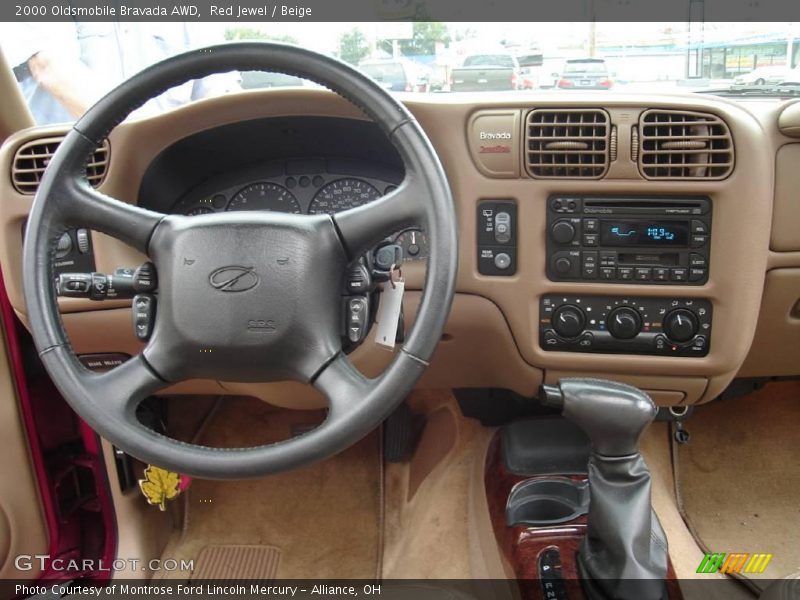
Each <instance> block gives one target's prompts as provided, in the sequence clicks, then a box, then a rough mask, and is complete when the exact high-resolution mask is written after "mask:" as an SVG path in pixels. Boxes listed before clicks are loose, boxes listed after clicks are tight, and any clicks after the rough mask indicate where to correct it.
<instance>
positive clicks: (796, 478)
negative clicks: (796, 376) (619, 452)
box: [676, 382, 800, 579]
mask: <svg viewBox="0 0 800 600" xmlns="http://www.w3.org/2000/svg"><path fill="white" fill-rule="evenodd" d="M686 427H687V429H688V430H689V432H690V433H691V441H690V443H689V444H686V445H684V446H678V447H677V451H676V456H677V461H676V462H677V464H676V471H677V476H678V484H679V487H678V489H679V491H680V495H681V497H682V500H683V508H684V516H685V517H686V518H687V521H688V523H689V524H690V526H693V528H694V529H695V531H696V533H697V535H698V537H699V541H700V542H701V545H704V546H705V547H706V548H708V549H709V551H714V552H726V553H730V552H748V553H756V552H766V553H771V554H773V558H772V562H771V563H770V564H769V565H768V567H767V569H766V570H765V571H764V573H763V574H760V575H750V576H749V577H750V578H751V579H774V578H779V577H786V576H787V575H790V574H793V573H797V572H798V571H800V435H799V433H800V382H779V383H770V384H768V385H767V386H766V387H765V388H764V389H762V390H760V391H759V392H756V393H753V394H749V395H747V396H743V397H741V398H736V399H734V400H727V401H717V402H712V403H711V404H708V405H704V406H700V407H698V408H697V409H696V410H695V413H694V415H693V416H692V417H691V418H690V419H689V420H688V422H687V425H686Z"/></svg>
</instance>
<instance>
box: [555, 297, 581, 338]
mask: <svg viewBox="0 0 800 600" xmlns="http://www.w3.org/2000/svg"><path fill="white" fill-rule="evenodd" d="M585 326H586V316H585V315H584V314H583V311H582V310H581V309H580V308H578V307H577V306H574V305H572V304H565V305H564V306H559V307H558V308H557V309H556V311H555V312H554V313H553V329H555V330H556V333H557V334H558V335H560V336H561V337H565V338H575V337H578V336H579V335H580V334H581V333H582V332H583V329H584V327H585Z"/></svg>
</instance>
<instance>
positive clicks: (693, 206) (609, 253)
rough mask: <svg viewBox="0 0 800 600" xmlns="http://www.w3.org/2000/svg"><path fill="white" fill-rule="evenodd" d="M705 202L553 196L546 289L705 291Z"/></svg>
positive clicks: (707, 213) (708, 226) (707, 242)
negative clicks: (568, 284) (620, 286)
mask: <svg viewBox="0 0 800 600" xmlns="http://www.w3.org/2000/svg"><path fill="white" fill-rule="evenodd" d="M710 247H711V200H710V199H708V198H695V197H692V198H687V197H682V198H641V197H614V198H611V197H594V196H564V195H558V196H551V197H550V198H549V199H548V204H547V276H548V278H549V279H550V280H551V281H604V282H608V283H640V284H641V283H646V284H662V285H703V284H704V283H706V282H707V281H708V271H709V251H710Z"/></svg>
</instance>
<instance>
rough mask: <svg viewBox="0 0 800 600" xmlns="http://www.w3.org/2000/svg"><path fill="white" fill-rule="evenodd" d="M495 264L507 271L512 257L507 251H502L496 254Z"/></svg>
mask: <svg viewBox="0 0 800 600" xmlns="http://www.w3.org/2000/svg"><path fill="white" fill-rule="evenodd" d="M494 266H495V267H497V268H498V269H500V270H501V271H505V270H506V269H507V268H508V267H510V266H511V257H510V256H509V255H508V254H506V253H505V252H501V253H500V254H495V255H494Z"/></svg>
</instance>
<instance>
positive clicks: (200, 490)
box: [162, 397, 380, 579]
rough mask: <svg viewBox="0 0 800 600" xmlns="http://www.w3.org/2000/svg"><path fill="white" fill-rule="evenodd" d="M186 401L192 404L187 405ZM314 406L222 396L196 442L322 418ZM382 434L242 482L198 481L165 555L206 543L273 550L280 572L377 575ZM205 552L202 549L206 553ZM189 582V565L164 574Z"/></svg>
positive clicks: (268, 437) (250, 442)
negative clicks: (285, 406)
mask: <svg viewBox="0 0 800 600" xmlns="http://www.w3.org/2000/svg"><path fill="white" fill-rule="evenodd" d="M187 408H190V407H187ZM322 418H324V413H322V412H320V411H288V410H276V409H274V408H271V407H269V406H268V405H266V404H264V403H263V402H260V401H258V400H255V399H251V398H237V397H228V398H225V399H224V401H223V403H222V405H221V406H220V408H219V409H218V410H217V412H216V414H215V416H214V418H213V420H212V421H211V423H209V424H208V426H207V427H206V429H205V431H204V433H203V434H202V436H201V438H200V440H199V443H202V444H206V445H210V446H217V447H232V446H254V445H259V444H265V443H271V442H275V441H278V440H281V439H287V438H288V437H290V436H291V435H295V434H297V433H300V432H302V431H304V430H306V429H308V428H309V427H311V426H314V425H315V424H317V423H319V422H320V421H321V420H322ZM379 483H380V448H379V437H378V435H377V433H373V434H371V435H370V436H368V437H367V438H365V439H364V440H362V441H361V442H359V443H358V444H356V445H354V446H352V447H351V448H349V449H347V450H345V451H344V452H342V453H341V454H339V455H337V456H335V457H333V458H331V459H329V460H326V461H324V462H322V463H319V464H316V465H312V466H310V467H305V468H303V469H299V470H296V471H290V472H288V473H282V474H279V475H273V476H271V477H266V478H263V479H257V480H249V481H208V480H201V479H196V480H194V481H193V482H192V486H191V487H190V488H189V490H188V492H187V493H188V494H189V496H188V499H187V506H188V511H187V521H186V524H185V526H184V531H183V533H182V535H181V534H177V533H176V534H175V535H174V536H173V539H172V540H171V541H170V543H169V545H168V546H167V548H166V549H165V550H164V553H163V557H164V558H173V559H177V560H178V561H179V562H180V560H181V559H187V560H191V559H194V560H195V570H197V569H198V568H200V567H201V566H202V565H201V562H200V557H201V555H202V553H203V552H204V549H207V547H213V546H215V545H216V546H260V547H262V548H263V547H265V546H273V547H276V548H280V550H281V557H280V561H279V562H278V564H277V565H276V570H275V574H274V576H275V577H277V578H303V577H313V578H320V579H324V578H336V577H340V578H341V577H344V578H374V577H375V575H376V572H377V569H378V529H379V508H380V498H379V494H380V485H379ZM205 551H208V550H205ZM162 575H163V576H165V577H169V578H182V579H188V577H189V576H190V575H191V573H190V572H185V571H173V572H169V573H167V572H162Z"/></svg>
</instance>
